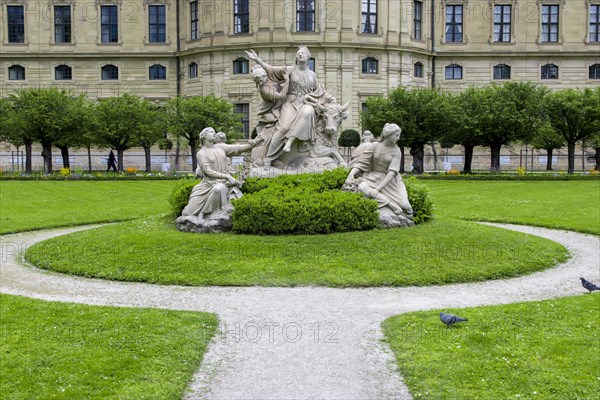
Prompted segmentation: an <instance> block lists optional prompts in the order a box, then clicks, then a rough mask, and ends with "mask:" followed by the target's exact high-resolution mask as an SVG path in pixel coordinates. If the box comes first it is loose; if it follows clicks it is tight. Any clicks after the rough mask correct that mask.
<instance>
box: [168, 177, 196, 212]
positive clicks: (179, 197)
mask: <svg viewBox="0 0 600 400" xmlns="http://www.w3.org/2000/svg"><path fill="white" fill-rule="evenodd" d="M199 183H200V181H197V180H192V181H189V180H187V179H184V180H180V181H177V183H176V184H175V185H174V186H173V190H172V191H171V194H170V195H169V198H168V200H169V204H170V206H171V214H172V215H173V216H174V217H178V216H180V215H181V212H182V211H183V209H184V207H185V206H186V205H187V203H188V202H189V200H190V194H191V193H192V189H193V188H194V186H196V185H197V184H199Z"/></svg>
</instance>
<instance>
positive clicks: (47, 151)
mask: <svg viewBox="0 0 600 400" xmlns="http://www.w3.org/2000/svg"><path fill="white" fill-rule="evenodd" d="M42 157H43V158H44V173H46V174H48V175H50V174H51V173H52V145H51V144H49V143H42Z"/></svg>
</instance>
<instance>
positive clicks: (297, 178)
mask: <svg viewBox="0 0 600 400" xmlns="http://www.w3.org/2000/svg"><path fill="white" fill-rule="evenodd" d="M347 177H348V170H347V169H345V168H336V169H334V170H329V171H324V172H323V173H321V174H298V175H281V176H278V177H276V178H271V179H264V178H246V181H245V182H244V186H242V192H243V193H245V194H250V193H256V192H259V191H261V190H263V189H266V188H268V187H271V186H282V187H285V188H296V187H298V186H300V185H302V186H304V187H306V188H310V189H309V190H312V191H317V192H322V191H327V190H334V189H341V188H342V186H343V185H344V182H345V181H346V178H347Z"/></svg>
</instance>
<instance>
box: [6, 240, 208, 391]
mask: <svg viewBox="0 0 600 400" xmlns="http://www.w3.org/2000/svg"><path fill="white" fill-rule="evenodd" d="M111 253H112V251H111ZM217 324H218V321H217V318H216V317H215V316H214V315H212V314H207V313H196V312H184V311H169V310H159V309H141V308H124V307H97V306H94V307H93V306H88V305H79V304H66V303H56V302H47V301H41V300H34V299H28V298H25V297H19V296H9V295H5V294H2V295H0V329H1V332H2V340H1V341H0V352H1V353H2V357H1V358H0V370H1V371H2V379H0V393H2V398H6V399H8V398H10V399H39V398H46V399H50V398H56V399H59V398H60V399H89V400H100V399H143V398H147V397H148V394H149V393H151V395H150V397H151V398H154V399H181V398H182V397H184V396H185V393H186V389H187V385H188V383H189V382H190V380H191V379H192V376H193V374H194V372H195V371H196V370H197V369H198V367H199V366H200V362H201V360H202V357H203V354H204V352H205V351H206V348H207V346H208V343H209V341H210V339H211V337H212V336H213V334H214V332H215V330H216V328H217Z"/></svg>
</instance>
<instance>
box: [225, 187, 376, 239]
mask: <svg viewBox="0 0 600 400" xmlns="http://www.w3.org/2000/svg"><path fill="white" fill-rule="evenodd" d="M314 189H315V187H309V186H307V187H304V186H298V187H296V188H290V187H285V186H280V185H271V186H270V187H269V188H267V189H264V190H261V191H259V192H257V193H253V194H249V195H246V196H244V197H242V198H241V199H239V200H235V201H234V202H233V205H234V207H235V209H234V212H233V230H234V231H235V232H237V233H247V234H259V235H265V234H274V235H277V234H290V233H298V234H314V233H332V232H348V231H356V230H366V229H373V228H375V227H377V224H378V216H377V203H376V202H375V201H372V200H367V199H365V198H364V197H363V196H362V195H360V194H356V193H347V192H341V191H336V190H330V191H325V192H318V191H315V190H314Z"/></svg>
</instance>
